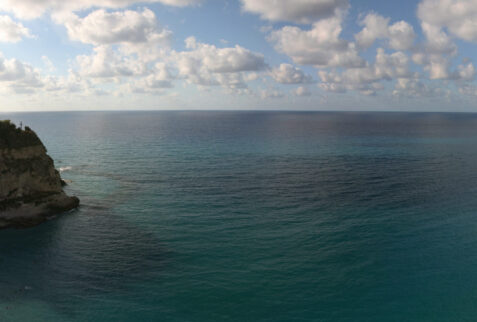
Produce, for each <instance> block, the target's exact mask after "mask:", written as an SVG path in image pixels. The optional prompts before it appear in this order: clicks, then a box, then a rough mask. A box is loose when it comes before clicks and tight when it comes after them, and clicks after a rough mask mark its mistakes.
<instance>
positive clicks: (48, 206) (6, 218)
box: [0, 121, 79, 228]
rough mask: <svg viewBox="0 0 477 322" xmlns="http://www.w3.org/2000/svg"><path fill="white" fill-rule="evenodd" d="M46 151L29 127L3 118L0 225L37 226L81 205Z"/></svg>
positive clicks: (1, 134)
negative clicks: (20, 126) (17, 125)
mask: <svg viewBox="0 0 477 322" xmlns="http://www.w3.org/2000/svg"><path fill="white" fill-rule="evenodd" d="M46 152H47V151H46V148H45V146H44V145H43V143H42V142H41V141H40V139H39V138H38V136H37V135H36V134H35V132H33V131H32V130H31V129H30V128H28V127H25V130H22V129H20V128H17V127H16V126H15V125H14V124H12V123H10V122H9V121H0V228H6V227H29V226H34V225H37V224H39V223H42V222H44V221H45V220H47V219H49V218H51V217H53V216H54V215H57V214H59V213H62V212H65V211H68V210H71V209H74V208H76V207H78V205H79V199H78V198H76V197H69V196H67V195H66V194H65V192H64V191H63V189H62V180H61V178H60V174H59V173H58V171H57V170H56V169H55V166H54V163H53V160H52V159H51V158H50V157H49V156H48V154H47V153H46Z"/></svg>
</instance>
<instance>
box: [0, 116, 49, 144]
mask: <svg viewBox="0 0 477 322" xmlns="http://www.w3.org/2000/svg"><path fill="white" fill-rule="evenodd" d="M41 144H42V143H41V141H40V139H39V138H38V136H37V135H36V133H35V132H33V131H32V130H31V129H30V128H29V127H28V126H25V129H21V128H19V127H17V126H16V125H15V124H13V123H12V122H10V120H4V121H1V120H0V149H5V148H8V149H17V148H24V147H28V146H35V145H41Z"/></svg>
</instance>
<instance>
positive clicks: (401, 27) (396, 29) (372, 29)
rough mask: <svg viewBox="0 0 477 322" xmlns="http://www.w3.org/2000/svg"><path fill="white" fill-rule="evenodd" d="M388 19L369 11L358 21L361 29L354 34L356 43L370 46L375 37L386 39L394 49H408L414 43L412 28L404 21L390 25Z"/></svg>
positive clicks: (365, 46) (414, 35)
mask: <svg viewBox="0 0 477 322" xmlns="http://www.w3.org/2000/svg"><path fill="white" fill-rule="evenodd" d="M389 22H390V19H389V18H384V17H382V16H380V15H378V14H376V13H370V14H368V15H366V17H365V18H364V19H363V20H362V21H361V22H360V25H362V26H363V29H362V30H361V31H360V32H359V33H358V34H356V35H355V38H356V41H357V42H358V45H359V46H361V47H364V48H368V47H370V46H371V45H372V44H373V43H374V42H375V41H376V40H377V39H387V40H388V46H389V47H390V48H392V49H395V50H408V49H410V48H411V47H412V45H413V43H414V38H415V37H416V34H415V32H414V28H413V27H412V26H411V25H410V24H408V23H407V22H405V21H398V22H396V23H394V24H392V25H390V24H389Z"/></svg>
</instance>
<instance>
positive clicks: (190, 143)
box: [0, 111, 477, 322]
mask: <svg viewBox="0 0 477 322" xmlns="http://www.w3.org/2000/svg"><path fill="white" fill-rule="evenodd" d="M0 118H1V119H11V120H12V121H14V122H16V123H17V124H19V123H20V122H22V123H23V125H28V126H30V127H31V128H32V129H33V130H34V131H36V132H37V134H38V135H39V137H40V138H41V139H42V141H43V143H44V144H45V146H46V147H47V149H48V153H49V155H50V156H51V157H52V158H53V159H54V160H55V166H56V167H57V169H58V170H59V171H60V172H61V175H62V177H63V178H64V179H65V180H67V182H68V183H69V184H68V186H67V187H66V191H67V193H68V194H71V195H76V196H78V197H79V198H80V199H81V206H80V208H79V209H77V210H75V211H71V212H68V213H65V214H63V215H61V216H59V217H58V218H56V219H54V220H51V221H48V222H47V223H44V224H42V225H40V226H37V227H34V228H30V229H22V230H16V229H7V230H1V231H0V321H2V322H3V321H15V322H16V321H27V322H30V321H51V322H56V321H65V322H68V321H115V322H116V321H131V322H134V321H475V320H476V319H477V305H476V303H477V114H462V113H460V114H457V113H392V112H389V113H374V112H373V113H371V112H275V111H274V112H272V111H270V112H268V111H263V112H262V111H257V112H252V111H155V112H148V111H128V112H41V113H2V114H0Z"/></svg>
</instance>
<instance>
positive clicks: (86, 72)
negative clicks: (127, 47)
mask: <svg viewBox="0 0 477 322" xmlns="http://www.w3.org/2000/svg"><path fill="white" fill-rule="evenodd" d="M76 61H77V64H78V66H79V74H80V75H82V76H88V77H94V78H112V77H127V76H137V75H144V74H145V73H146V70H147V67H146V63H144V62H141V61H139V60H137V59H135V58H132V57H128V56H124V55H121V54H120V53H118V52H116V51H115V50H114V49H113V48H112V47H111V46H108V45H103V46H98V47H96V48H94V53H93V54H92V55H80V56H78V57H76Z"/></svg>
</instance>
